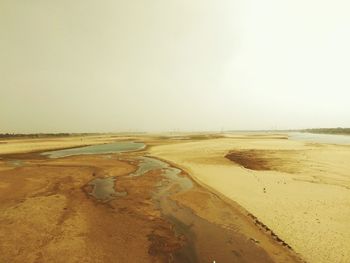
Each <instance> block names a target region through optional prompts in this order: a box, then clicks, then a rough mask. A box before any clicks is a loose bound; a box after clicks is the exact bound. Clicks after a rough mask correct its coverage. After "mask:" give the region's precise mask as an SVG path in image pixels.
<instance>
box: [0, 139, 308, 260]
mask: <svg viewBox="0 0 350 263" xmlns="http://www.w3.org/2000/svg"><path fill="white" fill-rule="evenodd" d="M127 139H128V140H134V141H142V142H144V143H145V144H146V145H147V147H146V148H145V149H142V150H139V151H133V152H123V153H107V154H89V155H73V156H65V157H62V158H50V157H49V156H47V155H42V151H43V150H45V151H47V150H49V149H58V148H69V147H77V146H82V145H89V144H90V143H91V144H97V143H116V142H118V141H125V140H127ZM181 140H182V139H180V140H177V139H176V138H175V139H174V138H169V137H160V136H142V137H141V136H139V137H120V136H111V135H105V136H102V135H101V136H97V137H94V138H56V139H55V138H50V139H48V142H45V140H44V139H40V140H38V141H36V140H32V139H30V140H29V141H27V139H21V140H8V141H6V143H3V144H2V145H6V147H5V148H2V149H0V152H1V153H2V154H1V156H0V158H1V159H0V226H1V231H0V262H1V263H2V262H213V261H214V260H215V261H216V262H302V259H301V257H300V255H298V254H297V253H295V251H293V250H292V249H291V248H290V247H289V245H288V244H287V243H285V242H284V241H283V240H282V239H280V238H279V237H278V236H277V235H276V234H275V233H273V231H271V229H269V228H268V227H267V226H266V225H265V224H264V223H263V222H260V221H259V220H260V218H259V219H258V218H257V217H255V216H254V215H253V214H251V212H250V211H247V210H246V209H245V208H244V207H243V206H242V205H239V204H237V203H236V202H235V201H236V200H234V199H232V200H231V199H229V198H227V197H226V196H225V195H223V194H221V193H219V192H218V191H216V190H214V189H211V188H210V187H204V186H202V185H201V183H198V182H197V181H196V180H193V179H192V174H190V173H188V172H187V171H186V170H185V169H182V167H183V164H182V163H180V164H177V163H176V162H173V161H170V160H169V161H168V162H167V161H166V159H167V158H168V156H167V155H164V154H159V152H158V150H157V149H162V147H176V145H178V144H179V143H182V141H181ZM210 140H212V139H210V138H206V137H205V138H204V139H203V138H202V136H199V137H195V138H194V137H193V138H191V143H195V142H198V143H204V142H210ZM219 140H220V139H219ZM61 142H63V143H61ZM12 143H13V144H14V145H12V146H11V144H12ZM22 143H23V145H24V146H21V144H22ZM2 145H1V146H0V148H1V147H2ZM28 145H29V146H28ZM60 145H61V147H59V146H60ZM26 149H27V150H28V149H29V150H30V151H28V152H27V151H26ZM198 157H200V158H201V156H200V155H199V156H198ZM168 159H170V158H168ZM222 159H223V160H225V161H227V162H228V163H230V165H232V163H231V162H230V161H229V160H228V159H225V157H224V156H222ZM146 161H149V162H150V163H149V165H148V166H147V165H146V164H147V163H146V164H145V162H146ZM157 165H159V166H157ZM150 167H151V168H150ZM217 176H219V175H217ZM101 181H103V182H104V183H102V184H101V183H97V182H101ZM97 187H100V189H97ZM98 191H99V193H101V192H102V193H103V194H96V192H98Z"/></svg>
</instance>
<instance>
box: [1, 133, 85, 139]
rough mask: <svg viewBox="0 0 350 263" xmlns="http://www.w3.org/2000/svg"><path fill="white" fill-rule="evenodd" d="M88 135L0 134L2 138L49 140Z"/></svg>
mask: <svg viewBox="0 0 350 263" xmlns="http://www.w3.org/2000/svg"><path fill="white" fill-rule="evenodd" d="M79 135H87V133H33V134H19V133H0V138H47V137H67V136H79Z"/></svg>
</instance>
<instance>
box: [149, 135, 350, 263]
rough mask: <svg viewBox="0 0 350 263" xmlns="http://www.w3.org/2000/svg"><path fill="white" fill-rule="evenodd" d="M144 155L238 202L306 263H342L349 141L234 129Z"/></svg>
mask: <svg viewBox="0 0 350 263" xmlns="http://www.w3.org/2000/svg"><path fill="white" fill-rule="evenodd" d="M231 151H232V152H231ZM150 152H151V154H152V155H154V156H158V157H160V158H163V159H165V160H168V161H170V162H173V163H175V164H177V165H179V166H180V167H181V168H183V169H184V170H185V171H187V172H188V173H189V174H190V175H191V176H193V177H194V178H195V179H196V180H197V181H199V182H200V183H202V184H204V185H206V186H208V187H210V188H212V189H214V190H215V191H217V192H219V193H221V194H223V195H225V196H226V197H228V198H229V199H231V200H234V201H235V202H238V203H239V204H240V205H241V206H242V207H244V208H245V209H247V210H248V211H249V212H250V213H252V214H253V215H254V216H256V217H257V218H258V220H259V221H261V222H263V223H264V224H265V225H267V227H268V228H270V229H272V230H273V231H274V232H275V233H276V234H277V235H278V236H279V237H280V238H281V239H282V240H284V241H285V242H286V243H287V244H289V245H290V246H291V247H292V248H293V249H294V250H295V251H296V252H297V253H300V254H301V255H302V257H303V258H304V259H305V260H306V261H307V262H311V263H313V262H314V263H326V262H327V263H328V262H332V263H337V262H339V263H340V262H350V223H349V218H350V190H349V189H350V161H349V160H350V146H348V145H328V144H317V143H305V142H301V141H291V140H287V139H286V136H283V135H282V136H281V135H264V134H263V135H244V134H242V135H238V134H237V135H230V136H229V137H227V138H218V139H202V140H198V141H191V140H190V141H186V140H184V141H177V142H175V143H174V142H173V143H171V144H168V145H158V146H153V147H152V148H151V149H150ZM229 152H231V155H228V156H227V154H228V153H229ZM225 156H226V157H227V158H225ZM228 158H231V159H232V160H233V161H231V160H229V159H228ZM234 161H235V162H236V163H235V162H234Z"/></svg>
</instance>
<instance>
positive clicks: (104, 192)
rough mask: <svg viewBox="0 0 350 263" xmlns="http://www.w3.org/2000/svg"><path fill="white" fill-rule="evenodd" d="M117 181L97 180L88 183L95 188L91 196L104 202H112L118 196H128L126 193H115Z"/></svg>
mask: <svg viewBox="0 0 350 263" xmlns="http://www.w3.org/2000/svg"><path fill="white" fill-rule="evenodd" d="M115 180H116V178H115V177H107V178H96V179H94V180H92V181H91V182H90V183H88V185H91V186H92V187H93V188H92V191H91V193H90V195H92V196H93V197H95V198H96V199H98V200H101V201H104V202H107V201H110V200H112V199H114V198H116V197H118V196H126V195H127V193H126V192H117V191H115V189H114V184H115Z"/></svg>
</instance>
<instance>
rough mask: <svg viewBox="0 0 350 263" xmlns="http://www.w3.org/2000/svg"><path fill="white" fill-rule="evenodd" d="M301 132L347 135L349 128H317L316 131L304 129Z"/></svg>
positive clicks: (349, 131) (349, 132)
mask: <svg viewBox="0 0 350 263" xmlns="http://www.w3.org/2000/svg"><path fill="white" fill-rule="evenodd" d="M301 131H302V132H310V133H326V134H349V135H350V128H317V129H304V130H301Z"/></svg>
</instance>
